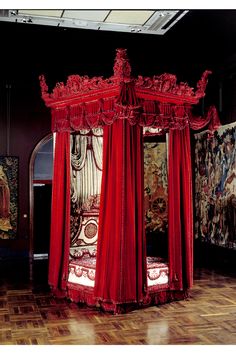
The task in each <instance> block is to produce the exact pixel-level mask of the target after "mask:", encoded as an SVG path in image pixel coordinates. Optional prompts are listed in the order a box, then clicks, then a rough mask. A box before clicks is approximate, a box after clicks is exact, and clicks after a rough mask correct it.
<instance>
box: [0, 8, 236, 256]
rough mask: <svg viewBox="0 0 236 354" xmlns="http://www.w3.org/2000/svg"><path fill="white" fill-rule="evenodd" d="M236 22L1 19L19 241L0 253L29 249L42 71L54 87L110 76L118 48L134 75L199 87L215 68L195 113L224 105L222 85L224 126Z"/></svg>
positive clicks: (2, 244)
mask: <svg viewBox="0 0 236 354" xmlns="http://www.w3.org/2000/svg"><path fill="white" fill-rule="evenodd" d="M235 21H236V11H235V10H230V11H226V10H223V11H222V10H221V11H220V10H215V11H213V10H212V11H208V10H203V11H201V10H195V11H190V12H189V14H187V15H186V16H185V17H184V18H183V19H181V21H179V23H178V24H177V25H175V26H174V27H173V28H172V29H170V30H169V31H168V32H167V34H166V35H165V36H153V35H141V34H131V33H130V34H128V33H118V32H100V31H90V30H76V29H63V28H54V27H46V26H34V25H31V24H14V23H6V22H0V33H1V64H0V154H1V155H5V154H6V153H7V152H9V155H14V156H19V162H20V164H19V227H18V235H17V239H16V240H9V241H7V240H0V252H2V254H3V253H4V254H6V253H7V252H12V253H14V252H15V254H16V255H24V254H26V253H27V250H28V246H29V238H28V237H29V219H28V218H24V217H23V216H24V214H27V215H28V216H29V159H30V156H31V153H32V151H33V149H34V147H35V145H36V144H37V143H38V142H39V140H41V139H42V138H43V137H44V136H45V135H47V134H48V133H50V112H49V109H47V108H46V107H45V105H44V102H43V101H42V100H41V97H40V89H39V81H38V76H39V75H40V74H42V73H44V74H45V75H46V79H47V83H48V85H49V89H50V90H51V89H52V87H54V86H55V83H56V82H57V81H66V78H67V76H68V75H70V74H80V75H89V76H90V77H91V76H99V75H102V76H104V77H109V76H110V75H112V72H113V61H114V57H115V49H116V48H119V47H123V48H127V50H128V56H129V58H130V63H131V66H132V74H133V75H134V76H136V75H139V74H142V75H144V76H152V75H159V74H161V73H163V72H169V73H174V74H176V75H177V78H178V81H187V82H188V83H189V84H190V85H191V86H193V87H195V86H196V83H197V81H198V80H199V79H200V77H201V74H202V73H203V71H204V70H206V69H211V70H212V71H213V75H211V77H210V79H209V83H208V87H207V91H206V98H205V99H204V102H201V103H200V105H199V109H198V111H199V112H200V113H202V112H203V111H204V110H205V109H206V107H207V106H208V105H210V104H215V105H216V106H217V108H220V104H219V87H220V85H223V86H222V87H223V91H222V92H223V95H222V97H223V105H222V107H223V110H222V112H220V116H221V118H222V123H228V122H231V121H234V120H236V117H235V114H234V113H232V112H234V111H235V107H236V103H235V102H236V80H234V79H232V78H231V76H230V75H231V72H232V71H234V66H233V69H232V62H233V63H234V62H236V60H234V59H232V60H231V64H229V61H228V59H229V58H232V56H233V55H234V52H235V48H234V43H235V41H234V39H235V38H236V26H234V24H235ZM230 65H231V66H230ZM227 67H228V68H229V69H228V71H227V72H226V71H225V70H226V68H227ZM230 70H231V71H230ZM227 80H228V81H227ZM229 82H230V84H229ZM230 85H231V86H230ZM9 86H11V88H9ZM229 87H231V89H229ZM7 121H8V122H9V123H10V125H8V124H9V123H7ZM7 126H9V129H10V130H9V131H10V139H9V141H7ZM8 145H9V151H7V150H8ZM0 257H1V253H0Z"/></svg>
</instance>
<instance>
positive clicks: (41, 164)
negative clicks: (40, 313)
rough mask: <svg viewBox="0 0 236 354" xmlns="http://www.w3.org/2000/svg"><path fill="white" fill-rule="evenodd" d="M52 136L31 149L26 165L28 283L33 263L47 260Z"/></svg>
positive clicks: (31, 275) (31, 276) (31, 277)
mask: <svg viewBox="0 0 236 354" xmlns="http://www.w3.org/2000/svg"><path fill="white" fill-rule="evenodd" d="M52 166H53V136H52V134H48V135H47V136H45V137H44V138H43V139H42V140H40V141H39V142H38V144H37V145H36V146H35V148H34V150H33V152H32V154H31V158H30V163H29V196H30V201H29V204H30V230H29V231H30V233H29V237H30V238H29V261H30V280H33V269H34V267H33V266H34V261H35V260H44V259H47V258H48V251H49V236H50V210H51V191H52Z"/></svg>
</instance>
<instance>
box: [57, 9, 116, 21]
mask: <svg viewBox="0 0 236 354" xmlns="http://www.w3.org/2000/svg"><path fill="white" fill-rule="evenodd" d="M109 12H110V10H88V11H86V10H65V12H64V13H63V16H62V18H75V19H79V20H86V21H99V22H100V21H104V19H105V18H106V16H107V15H108V14H109Z"/></svg>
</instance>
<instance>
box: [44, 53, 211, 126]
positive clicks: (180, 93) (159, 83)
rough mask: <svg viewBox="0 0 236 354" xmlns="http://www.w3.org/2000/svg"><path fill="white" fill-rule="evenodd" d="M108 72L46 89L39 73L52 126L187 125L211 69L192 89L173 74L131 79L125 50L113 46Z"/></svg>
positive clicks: (70, 79)
mask: <svg viewBox="0 0 236 354" xmlns="http://www.w3.org/2000/svg"><path fill="white" fill-rule="evenodd" d="M113 71H114V75H113V76H111V77H110V78H108V79H104V78H103V77H102V76H99V77H92V78H89V77H88V76H87V75H85V76H80V75H70V76H69V77H68V79H67V82H66V84H64V83H63V82H58V83H57V84H56V86H55V87H54V89H53V90H52V92H51V93H49V92H48V86H47V83H46V80H45V77H44V75H41V76H40V77H39V79H40V86H41V94H42V98H43V100H44V101H45V104H46V106H48V107H50V108H51V113H52V131H53V132H55V131H70V132H75V131H78V130H80V129H91V128H95V127H102V126H104V125H105V124H112V123H113V122H114V121H115V120H116V119H127V120H128V121H129V123H130V124H132V125H135V124H139V125H141V126H145V127H152V128H158V129H162V130H164V131H168V130H169V129H183V128H185V127H186V125H188V124H190V126H191V120H192V118H193V117H192V113H191V106H192V105H193V104H197V103H198V102H199V100H200V98H202V97H204V96H205V89H206V85H207V82H208V75H209V74H211V71H209V70H206V71H205V72H204V73H203V74H202V77H201V79H200V80H199V81H198V82H197V88H196V90H195V91H194V88H192V87H189V86H188V84H187V83H186V82H180V83H177V78H176V76H175V75H173V74H168V73H164V74H162V75H159V76H157V75H154V76H153V77H143V76H141V75H139V76H138V77H137V78H133V77H131V66H130V64H129V59H128V57H127V52H126V49H117V50H116V58H115V62H114V67H113ZM209 114H211V115H212V107H211V112H210V113H209ZM198 119H201V118H198ZM204 119H206V118H204Z"/></svg>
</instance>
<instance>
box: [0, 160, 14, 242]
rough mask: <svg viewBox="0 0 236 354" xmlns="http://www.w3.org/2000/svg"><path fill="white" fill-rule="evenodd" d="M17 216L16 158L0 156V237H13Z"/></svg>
mask: <svg viewBox="0 0 236 354" xmlns="http://www.w3.org/2000/svg"><path fill="white" fill-rule="evenodd" d="M17 217H18V158H17V157H10V156H0V239H14V238H15V237H16V232H17Z"/></svg>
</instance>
